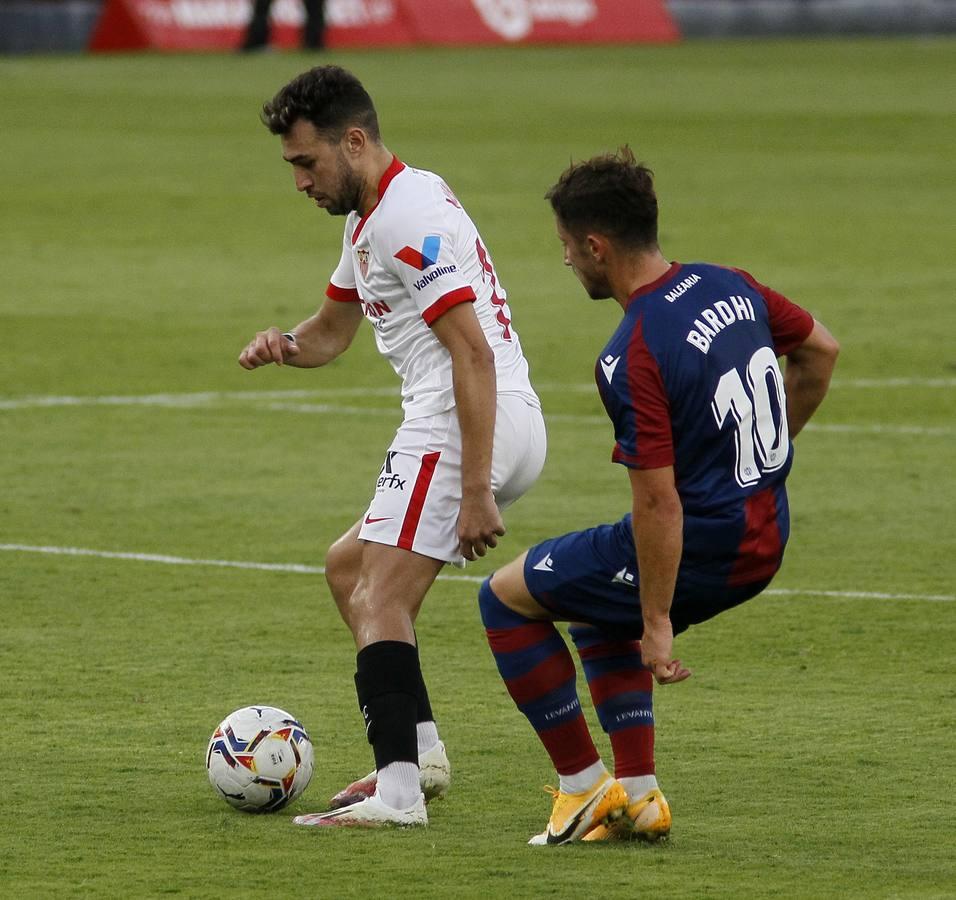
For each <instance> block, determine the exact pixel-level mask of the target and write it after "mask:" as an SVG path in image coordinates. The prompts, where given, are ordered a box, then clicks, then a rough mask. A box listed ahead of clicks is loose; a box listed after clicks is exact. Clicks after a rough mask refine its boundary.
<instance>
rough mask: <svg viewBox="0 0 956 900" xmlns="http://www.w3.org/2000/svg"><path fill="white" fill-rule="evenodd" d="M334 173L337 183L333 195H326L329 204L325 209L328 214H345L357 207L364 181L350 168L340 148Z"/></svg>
mask: <svg viewBox="0 0 956 900" xmlns="http://www.w3.org/2000/svg"><path fill="white" fill-rule="evenodd" d="M336 174H337V175H338V184H337V185H336V191H335V195H334V196H333V195H331V194H328V195H327V196H328V198H329V205H328V206H327V207H326V210H327V211H328V213H329V215H330V216H347V215H348V214H349V213H350V212H352V211H353V210H357V209H358V208H359V204H360V203H361V202H362V191H363V190H364V188H365V182H364V181H363V180H362V178H361V176H359V174H358V173H357V172H355V171H354V170H353V169H352V167H351V166H350V165H349V163H348V160H347V159H346V158H345V154H344V153H343V152H342V151H341V150H339V156H338V170H337V172H336Z"/></svg>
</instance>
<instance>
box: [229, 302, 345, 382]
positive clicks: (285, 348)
mask: <svg viewBox="0 0 956 900" xmlns="http://www.w3.org/2000/svg"><path fill="white" fill-rule="evenodd" d="M362 318H363V314H362V308H361V306H360V304H358V303H340V302H338V301H335V300H326V301H325V303H324V304H323V305H322V307H321V309H319V311H318V312H317V313H316V314H315V315H314V316H312V317H310V318H308V319H306V320H305V321H304V322H300V323H299V324H298V325H296V326H295V328H294V329H293V330H292V334H294V335H295V340H290V339H289V338H288V337H286V336H285V334H284V333H283V332H282V331H281V330H280V329H279V328H276V327H274V326H273V327H272V328H268V329H266V330H265V331H260V332H259V333H258V334H257V335H256V336H255V337H254V338H253V339H252V340H251V341H250V342H249V343H248V344H247V345H246V346H245V348H244V349H243V351H242V353H240V354H239V365H240V366H242V367H243V368H244V369H258V368H259V367H260V366H267V365H269V364H270V363H275V364H276V365H277V366H282V365H289V366H297V367H298V368H303V369H308V368H315V367H316V366H324V365H325V364H326V363H328V362H331V361H332V360H333V359H335V358H336V357H337V356H339V355H340V354H341V353H344V352H345V350H347V349H348V347H349V345H350V344H351V343H352V339H353V338H354V337H355V332H356V331H358V327H359V324H360V323H361V321H362Z"/></svg>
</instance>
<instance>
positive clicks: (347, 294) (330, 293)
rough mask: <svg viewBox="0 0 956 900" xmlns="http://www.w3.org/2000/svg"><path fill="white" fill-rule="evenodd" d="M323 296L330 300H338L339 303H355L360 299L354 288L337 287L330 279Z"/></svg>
mask: <svg viewBox="0 0 956 900" xmlns="http://www.w3.org/2000/svg"><path fill="white" fill-rule="evenodd" d="M325 296H326V297H328V298H329V299H330V300H338V301H339V302H340V303H357V302H358V301H359V299H360V298H359V292H358V291H357V290H356V289H355V288H344V287H339V286H338V285H337V284H332V282H331V281H330V282H329V286H328V287H327V288H326V289H325Z"/></svg>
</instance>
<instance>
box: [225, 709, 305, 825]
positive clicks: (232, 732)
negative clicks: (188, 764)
mask: <svg viewBox="0 0 956 900" xmlns="http://www.w3.org/2000/svg"><path fill="white" fill-rule="evenodd" d="M312 764H313V763H312V742H311V741H310V740H309V735H308V734H307V733H306V731H305V729H304V728H303V727H302V725H301V724H300V723H299V722H298V720H297V719H296V718H295V716H292V715H290V714H289V713H287V712H286V711H285V710H282V709H277V708H276V707H274V706H244V707H243V708H242V709H237V710H236V711H235V712H232V713H230V714H229V715H228V716H226V718H225V719H223V720H222V722H220V723H219V726H218V727H217V728H216V730H215V731H214V732H213V734H212V737H211V738H210V739H209V747H208V748H207V749H206V772H207V773H208V775H209V783H210V784H211V785H212V786H213V788H215V790H216V793H217V794H219V795H220V796H221V797H222V798H223V799H224V800H225V801H226V803H228V804H229V805H230V806H234V807H235V808H236V809H241V810H244V811H245V812H275V811H276V810H277V809H282V807H283V806H285V805H286V804H287V803H291V802H292V801H293V800H295V799H296V797H298V796H299V795H300V794H301V793H302V792H303V791H304V790H305V788H306V786H307V785H308V783H309V780H310V779H311V778H312Z"/></svg>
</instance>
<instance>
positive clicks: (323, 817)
mask: <svg viewBox="0 0 956 900" xmlns="http://www.w3.org/2000/svg"><path fill="white" fill-rule="evenodd" d="M292 821H293V822H294V823H295V824H296V825H311V826H313V827H318V828H349V827H351V828H381V827H383V826H388V825H398V826H399V827H402V828H406V827H408V826H414V825H427V824H428V813H427V812H425V797H424V796H423V795H422V794H419V795H418V799H417V800H416V801H415V802H414V803H413V804H412V805H411V806H409V807H408V808H407V809H392V807H391V806H386V805H385V803H383V802H382V800H381V799H380V798H379V796H378V794H377V793H376V794H372V796H371V797H366V798H365V799H364V800H359V801H358V802H357V803H350V804H349V805H348V806H342V807H339V808H338V809H330V810H328V811H327V812H322V813H310V814H308V815H305V816H296V817H295V818H294V819H293V820H292Z"/></svg>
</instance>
